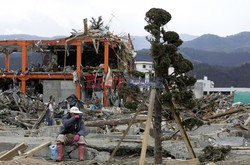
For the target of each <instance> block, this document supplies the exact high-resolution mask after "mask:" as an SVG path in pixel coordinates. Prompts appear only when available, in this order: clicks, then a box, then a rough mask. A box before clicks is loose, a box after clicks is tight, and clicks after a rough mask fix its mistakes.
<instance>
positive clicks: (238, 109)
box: [205, 107, 246, 119]
mask: <svg viewBox="0 0 250 165" xmlns="http://www.w3.org/2000/svg"><path fill="white" fill-rule="evenodd" d="M240 111H246V109H245V108H243V107H238V108H236V109H235V108H231V109H230V110H227V111H226V112H224V113H218V114H215V115H211V116H207V117H205V119H214V118H218V117H221V116H225V115H229V114H233V113H237V112H240Z"/></svg>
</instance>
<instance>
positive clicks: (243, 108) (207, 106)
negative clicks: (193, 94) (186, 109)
mask: <svg viewBox="0 0 250 165" xmlns="http://www.w3.org/2000/svg"><path fill="white" fill-rule="evenodd" d="M249 108H250V107H249V106H248V105H242V104H241V103H233V96H232V95H220V94H216V93H214V94H211V95H208V96H205V97H203V98H202V99H199V100H197V105H196V108H194V109H193V112H194V114H195V116H196V117H197V118H199V119H201V120H203V121H207V122H208V123H214V124H215V123H217V124H218V123H220V124H222V123H235V124H239V123H240V124H243V123H245V122H246V120H247V119H248V116H249V112H248V111H249Z"/></svg>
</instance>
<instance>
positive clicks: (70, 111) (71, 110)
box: [69, 107, 82, 114]
mask: <svg viewBox="0 0 250 165" xmlns="http://www.w3.org/2000/svg"><path fill="white" fill-rule="evenodd" d="M69 113H79V114H80V113H82V112H81V111H80V110H79V109H78V108H77V107H71V108H70V110H69Z"/></svg>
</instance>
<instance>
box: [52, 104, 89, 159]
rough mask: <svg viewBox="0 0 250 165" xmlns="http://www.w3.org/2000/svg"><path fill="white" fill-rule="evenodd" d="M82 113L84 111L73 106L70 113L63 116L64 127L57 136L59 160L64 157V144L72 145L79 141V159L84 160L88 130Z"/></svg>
mask: <svg viewBox="0 0 250 165" xmlns="http://www.w3.org/2000/svg"><path fill="white" fill-rule="evenodd" d="M81 114H82V112H81V111H80V110H79V109H78V108H77V107H72V108H70V110H69V113H67V114H65V115H64V116H63V118H62V123H63V128H62V129H61V132H60V134H59V135H58V137H57V161H61V160H62V158H63V148H64V145H72V144H73V143H78V159H79V160H80V161H82V160H84V158H85V145H86V141H85V139H84V136H85V135H86V131H85V127H84V123H83V120H82V115H81Z"/></svg>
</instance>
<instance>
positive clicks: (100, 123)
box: [84, 118, 146, 127]
mask: <svg viewBox="0 0 250 165" xmlns="http://www.w3.org/2000/svg"><path fill="white" fill-rule="evenodd" d="M131 119H132V118H124V119H111V120H96V121H85V122H84V125H85V126H88V127H100V126H104V125H112V126H115V125H123V124H128V123H130V121H131ZM143 121H146V120H145V119H144V118H136V119H135V120H133V123H139V122H143Z"/></svg>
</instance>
